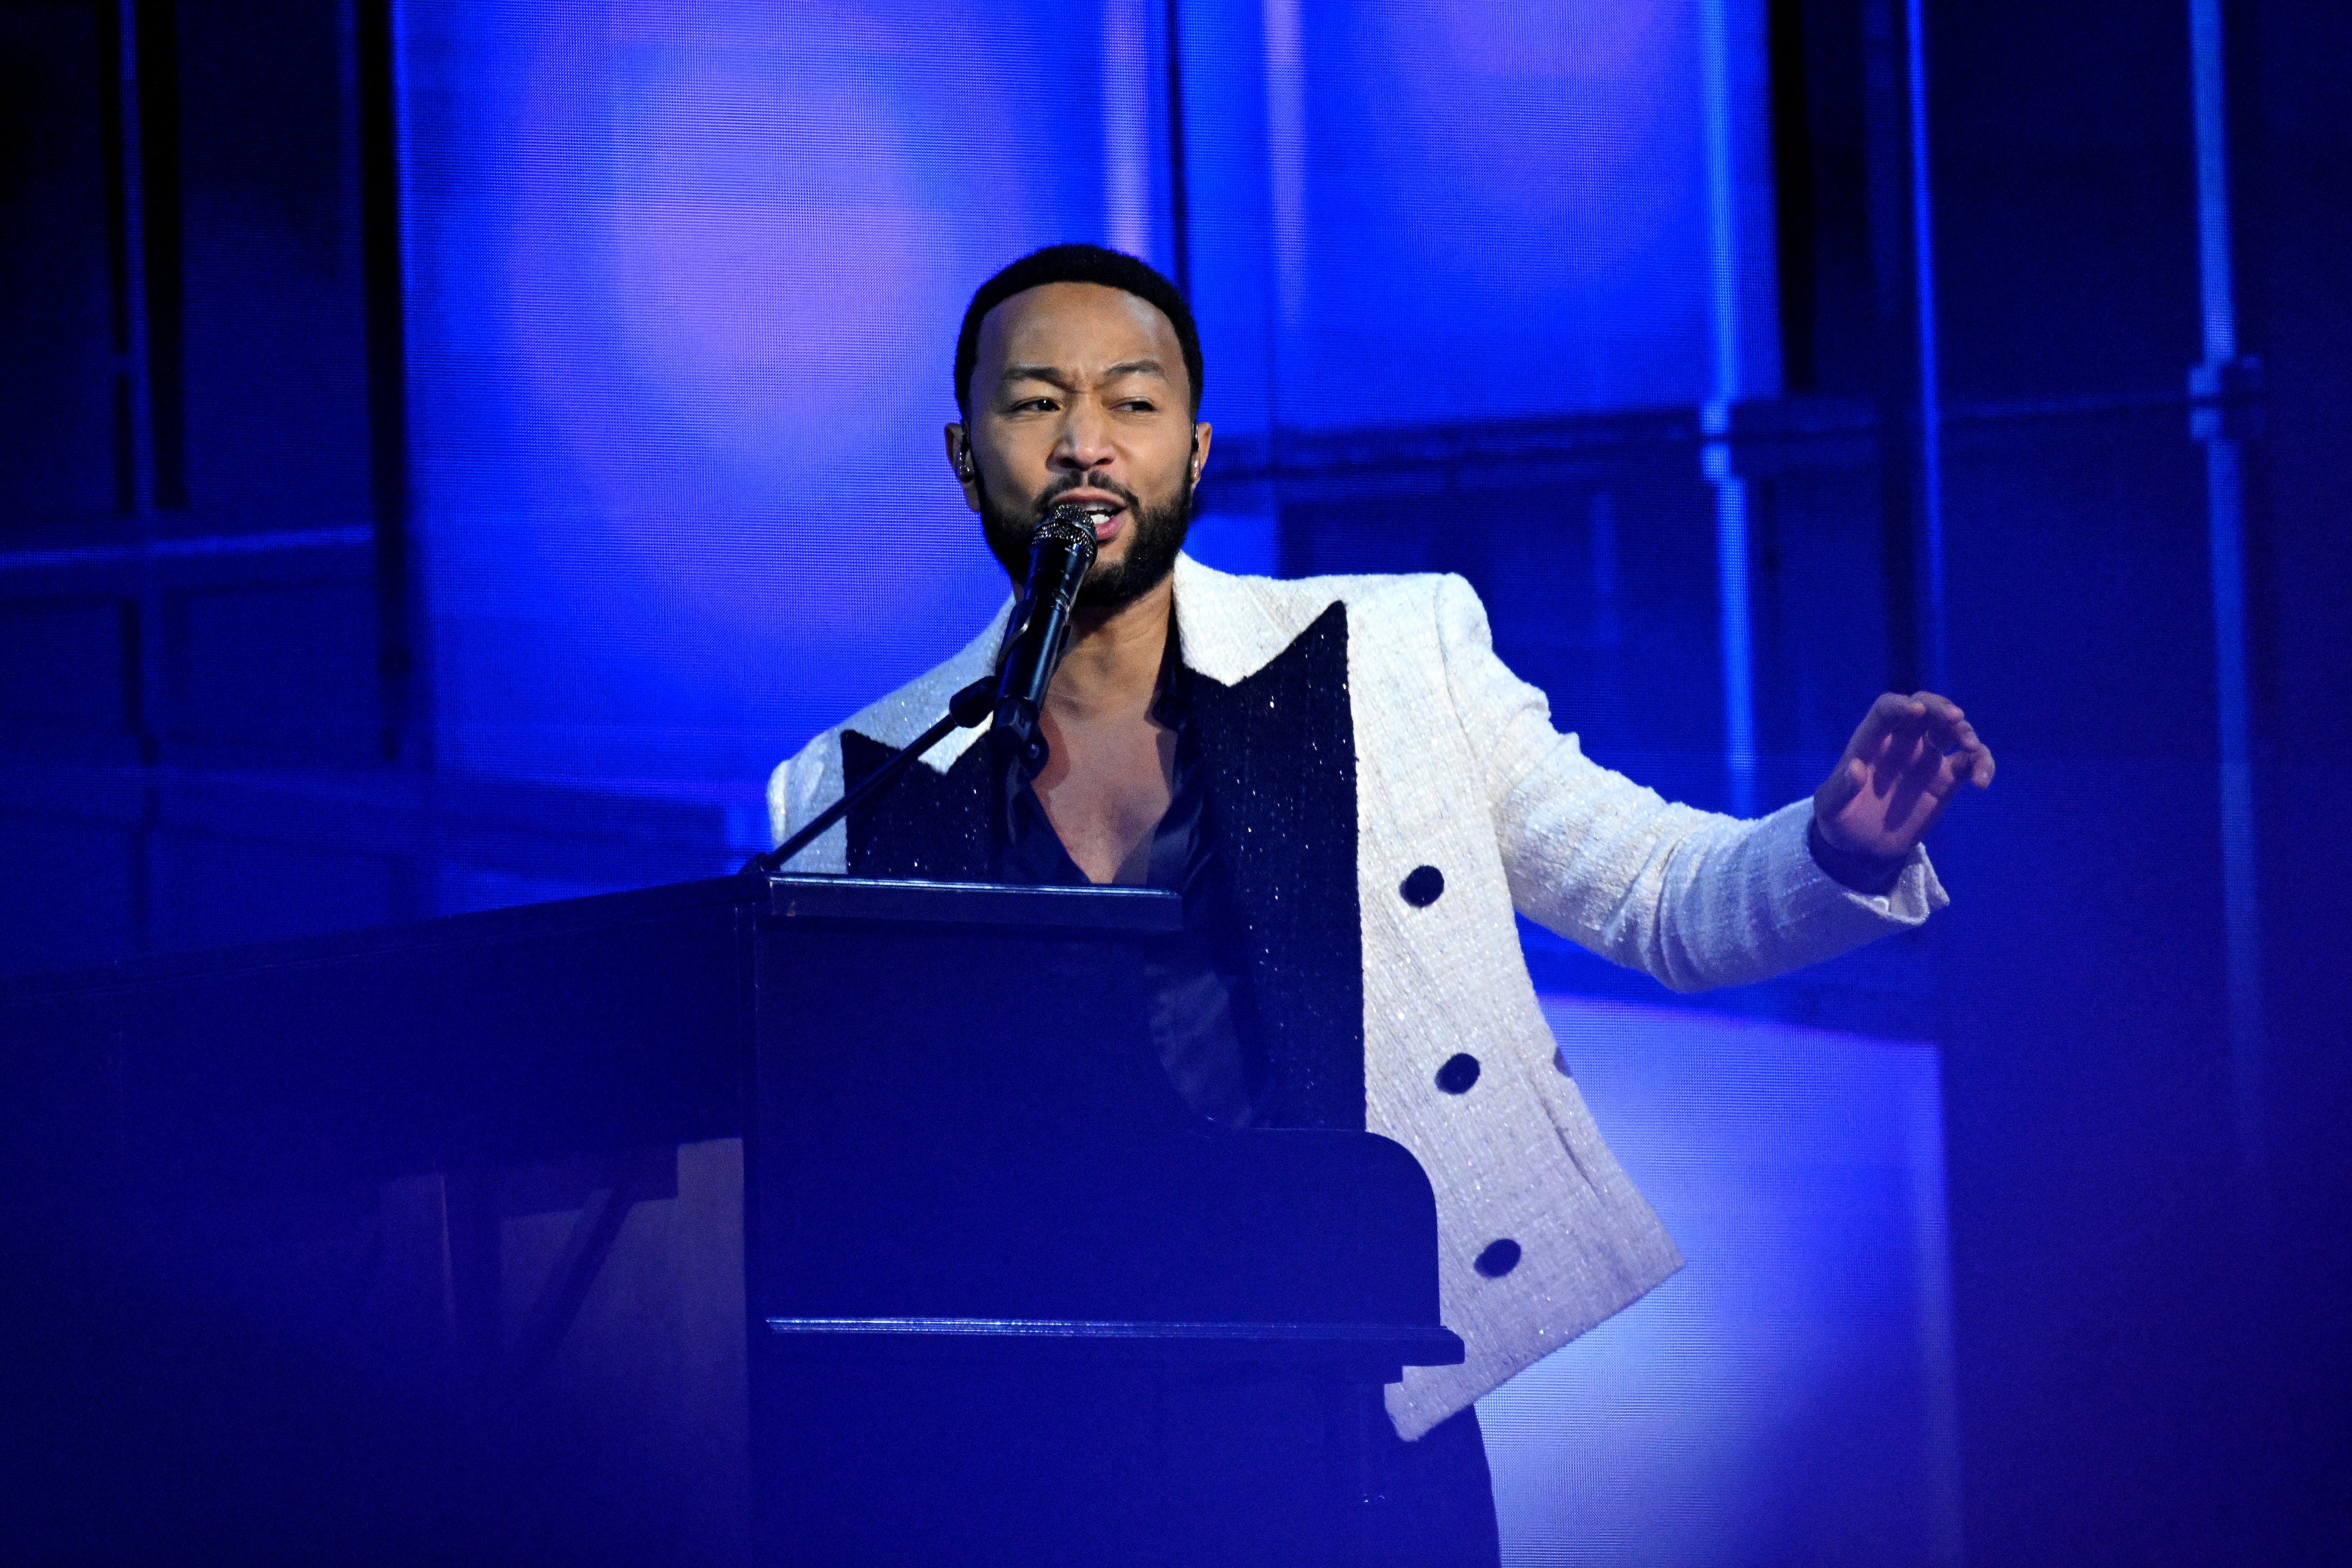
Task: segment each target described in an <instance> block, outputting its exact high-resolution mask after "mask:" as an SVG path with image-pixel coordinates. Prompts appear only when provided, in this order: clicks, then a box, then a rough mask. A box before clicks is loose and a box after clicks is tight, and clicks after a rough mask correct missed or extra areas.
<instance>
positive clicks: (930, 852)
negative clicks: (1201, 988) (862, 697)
mask: <svg viewBox="0 0 2352 1568" xmlns="http://www.w3.org/2000/svg"><path fill="white" fill-rule="evenodd" d="M896 750H897V748H896V747H894V746H888V745H885V744H884V743H883V742H880V741H877V740H873V739H871V738H870V737H868V736H865V735H861V734H859V733H858V732H857V731H855V730H844V731H842V732H841V776H842V778H843V779H844V780H845V781H846V783H845V789H856V787H857V785H858V784H859V783H860V782H861V781H862V780H864V778H865V777H866V774H868V773H872V772H873V771H874V770H875V769H877V768H878V767H880V766H881V765H882V764H883V763H887V762H888V761H889V760H890V757H891V754H892V753H893V752H895V751H896ZM989 778H990V771H989V766H988V747H987V745H986V743H985V742H982V743H980V744H975V745H971V746H967V747H965V748H964V753H963V755H961V756H960V757H958V758H957V759H956V760H955V762H954V763H952V764H951V765H950V767H949V768H948V771H947V772H946V773H936V772H934V771H933V770H932V769H930V768H929V767H928V766H926V765H925V764H923V763H916V764H914V766H912V767H910V768H908V770H907V771H906V772H905V773H902V774H900V775H899V777H898V783H897V784H892V785H891V786H890V787H889V788H888V789H887V790H884V791H883V792H882V798H881V799H880V800H878V801H876V802H873V803H872V804H870V805H864V806H860V807H859V808H858V809H856V811H853V812H851V813H850V814H849V858H848V866H849V874H850V875H851V876H853V877H914V878H919V879H923V880H925V881H931V882H985V881H988V880H990V879H992V877H993V876H994V874H995V860H996V856H995V842H996V835H995V821H996V819H995V817H994V816H993V815H992V812H991V808H990V805H989V799H988V784H989ZM1350 885H1351V886H1352V885H1353V884H1352V883H1351V884H1350Z"/></svg>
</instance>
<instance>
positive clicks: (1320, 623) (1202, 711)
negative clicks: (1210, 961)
mask: <svg viewBox="0 0 2352 1568" xmlns="http://www.w3.org/2000/svg"><path fill="white" fill-rule="evenodd" d="M1192 721H1193V722H1194V723H1195V724H1197V725H1198V726H1199V727H1200V743H1201V756H1202V760H1203V761H1204V762H1205V763H1207V764H1208V768H1209V810H1210V813H1211V820H1212V822H1213V824H1214V828H1215V832H1216V835H1217V852H1218V855H1219V856H1220V857H1221V858H1223V861H1224V864H1225V871H1226V876H1227V877H1228V878H1229V879H1230V880H1231V885H1232V888H1233V901H1234V912H1235V914H1236V915H1237V917H1238V918H1239V919H1240V921H1241V922H1242V925H1243V928H1244V931H1247V933H1248V936H1249V963H1250V984H1251V991H1252V994H1253V999H1254V1001H1255V1005H1256V1012H1257V1023H1258V1028H1259V1031H1260V1034H1261V1036H1262V1043H1263V1045H1264V1047H1265V1053H1266V1065H1267V1070H1268V1073H1269V1077H1270V1080H1271V1081H1270V1084H1269V1087H1270V1088H1271V1089H1273V1090H1274V1094H1273V1097H1272V1099H1273V1103H1272V1105H1271V1106H1270V1108H1269V1114H1268V1118H1267V1120H1268V1121H1270V1122H1271V1123H1272V1124H1275V1125H1279V1126H1287V1127H1329V1128H1354V1129H1359V1130H1360V1129H1361V1128H1362V1127H1363V1125H1364V963H1363V926H1362V923H1361V920H1360V911H1359V910H1358V907H1357V901H1356V726H1355V711H1354V709H1353V707H1352V705H1351V702H1350V700H1349V694H1348V607H1347V605H1344V604H1335V605H1332V606H1331V607H1330V608H1329V609H1328V610H1325V611H1324V612H1323V613H1322V614H1321V615H1320V616H1317V617H1316V618H1315V622H1314V624H1313V625H1311V626H1308V627H1307V629H1306V630H1305V631H1303V632H1301V633H1299V634H1298V637H1297V639H1296V640H1294V641H1293V642H1292V643H1291V645H1290V646H1289V647H1286V648H1285V649H1283V650H1282V652H1281V653H1279V654H1277V655H1276V657H1275V658H1274V660H1273V661H1272V662H1271V663H1269V664H1267V665H1266V666H1265V668H1263V669H1260V670H1259V671H1258V672H1257V673H1256V674H1255V675H1252V676H1249V677H1247V678H1246V679H1243V680H1240V681H1237V682H1236V683H1234V685H1232V686H1222V685H1219V684H1218V683H1217V682H1216V681H1214V680H1212V679H1209V678H1207V677H1206V676H1203V675H1201V674H1200V673H1199V672H1198V671H1194V672H1193V683H1192ZM975 749H976V748H975Z"/></svg>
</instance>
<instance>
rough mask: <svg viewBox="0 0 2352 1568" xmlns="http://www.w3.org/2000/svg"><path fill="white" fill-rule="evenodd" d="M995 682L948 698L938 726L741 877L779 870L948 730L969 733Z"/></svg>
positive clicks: (982, 717)
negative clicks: (966, 731)
mask: <svg viewBox="0 0 2352 1568" xmlns="http://www.w3.org/2000/svg"><path fill="white" fill-rule="evenodd" d="M996 680H997V678H996V677H995V676H993V675H983V676H982V677H981V678H980V679H978V680H975V681H973V682H972V683H971V685H970V686H967V687H965V688H964V689H962V690H961V691H959V692H957V693H956V694H955V695H954V696H953V697H950V698H949V699H948V710H947V712H946V713H945V714H944V715H942V716H941V718H940V721H939V722H938V723H936V724H933V725H932V726H931V727H930V728H929V729H928V730H926V731H923V732H922V733H921V734H919V735H918V736H916V737H915V738H914V739H913V740H912V741H909V742H908V743H907V744H906V745H904V746H902V747H900V748H899V749H898V752H896V753H895V754H894V755H893V756H892V757H891V758H890V760H889V761H888V762H887V763H883V764H882V765H881V766H880V767H878V768H876V769H875V770H874V771H873V772H872V773H868V774H866V776H865V778H863V779H861V780H859V781H858V784H857V787H856V789H854V790H850V791H847V792H846V793H845V794H844V795H842V797H841V798H840V799H839V800H836V801H835V802H834V803H833V804H832V805H828V806H826V807H825V808H824V810H823V811H821V812H819V813H817V814H816V816H814V817H813V818H811V819H810V822H809V825H808V826H805V827H803V828H802V829H801V830H800V831H799V832H798V833H795V834H793V836H792V837H790V838H787V839H785V840H784V841H783V842H782V844H779V845H777V846H776V847H774V848H773V849H771V850H769V851H767V852H766V853H765V854H762V855H754V856H752V857H751V858H750V859H749V860H746V861H744V862H743V870H742V873H741V874H742V875H743V876H746V877H765V876H769V875H771V874H772V873H774V872H776V871H780V870H782V868H784V866H785V864H786V863H787V862H788V861H790V860H791V859H792V858H793V856H795V855H797V854H799V853H800V852H801V851H802V850H803V849H805V848H807V847H809V846H810V845H812V844H814V843H815V842H816V841H817V840H818V839H819V838H820V837H823V836H824V831H825V829H827V828H829V827H831V826H833V825H834V824H835V823H836V822H839V821H840V820H841V819H842V818H843V817H845V816H848V815H849V814H850V813H851V812H853V811H855V810H856V809H857V807H859V806H860V805H864V804H866V801H868V800H871V799H873V798H874V797H875V796H877V795H880V794H881V793H882V792H883V791H884V790H887V789H888V788H889V787H890V786H891V785H892V784H896V783H898V775H899V774H901V773H905V772H906V771H907V770H908V768H909V767H911V766H912V765H913V764H914V761H915V759H916V758H917V757H919V756H921V755H922V754H923V753H924V752H928V751H929V750H930V749H931V748H932V747H933V746H936V745H938V744H939V743H940V741H941V740H942V739H944V738H945V737H946V735H947V732H948V731H950V730H969V729H971V727H972V726H973V725H975V724H980V723H984V722H986V721H987V720H988V717H989V715H991V714H992V713H993V712H995V711H996Z"/></svg>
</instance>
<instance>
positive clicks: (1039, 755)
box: [993, 506, 1095, 770]
mask: <svg viewBox="0 0 2352 1568" xmlns="http://www.w3.org/2000/svg"><path fill="white" fill-rule="evenodd" d="M1094 563H1095V524H1094V519H1093V518H1092V517H1091V516H1089V515H1088V514H1087V512H1085V511H1083V510H1080V509H1079V508H1077V507H1074V506H1061V507H1055V509H1054V510H1052V511H1050V512H1048V513H1047V514H1046V515H1045V521H1043V522H1041V523H1039V524H1038V525H1037V530H1036V531H1035V532H1034V533H1032V534H1031V535H1030V536H1029V581H1028V582H1027V584H1024V586H1023V588H1022V590H1021V606H1020V608H1019V609H1018V610H1016V611H1015V612H1014V613H1013V636H1012V638H1011V640H1010V642H1009V644H1008V646H1007V650H1006V653H1005V656H1004V665H1003V669H1002V670H1000V671H999V672H998V676H997V682H996V730H997V733H998V736H999V737H1001V738H999V739H996V740H995V741H994V742H993V743H994V744H997V745H1000V746H1011V747H1013V748H1014V749H1015V753H1016V754H1017V755H1019V756H1020V757H1021V758H1022V759H1023V760H1024V762H1026V763H1028V765H1029V766H1030V768H1031V769H1032V770H1034V769H1035V768H1037V767H1038V766H1039V765H1040V764H1042V763H1044V762H1045V737H1044V736H1042V735H1040V734H1038V733H1037V715H1038V713H1039V711H1040V710H1043V709H1044V707H1045V690H1046V688H1048V687H1050V686H1052V685H1053V683H1054V671H1055V668H1058V667H1059V666H1060V664H1061V662H1062V655H1063V654H1064V653H1065V652H1066V651H1067V649H1068V647H1069V643H1070V610H1071V607H1072V606H1073V605H1076V603H1077V599H1078V585H1079V584H1082V583H1084V582H1085V581H1086V580H1087V570H1088V569H1089V568H1091V567H1092V566H1093V565H1094Z"/></svg>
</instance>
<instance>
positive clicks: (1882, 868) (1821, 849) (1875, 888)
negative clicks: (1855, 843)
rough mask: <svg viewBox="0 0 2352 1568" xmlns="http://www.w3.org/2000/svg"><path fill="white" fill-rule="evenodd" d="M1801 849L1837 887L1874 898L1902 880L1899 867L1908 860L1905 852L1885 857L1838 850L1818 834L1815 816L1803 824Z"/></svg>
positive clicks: (1818, 825)
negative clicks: (1803, 831) (1803, 834)
mask: <svg viewBox="0 0 2352 1568" xmlns="http://www.w3.org/2000/svg"><path fill="white" fill-rule="evenodd" d="M1805 849H1806V851H1807V852H1808V853H1809V854H1811V856H1812V858H1813V864H1814V865H1816V866H1819V867H1820V868H1822V875H1824V876H1826V877H1828V878H1829V879H1831V880H1832V881H1833V882H1835V883H1837V884H1838V885H1839V886H1840V887H1843V888H1850V889H1853V891H1855V892H1857V893H1867V894H1869V895H1871V896H1872V897H1874V898H1876V897H1880V896H1883V895H1885V894H1887V893H1891V892H1893V891H1894V890H1895V883H1897V882H1899V881H1901V880H1902V879H1903V868H1905V867H1906V866H1908V865H1909V864H1910V863H1911V857H1910V856H1909V855H1908V854H1907V853H1906V854H1902V855H1896V856H1894V857H1892V858H1889V857H1886V856H1881V855H1862V854H1856V853H1855V852H1854V851H1853V850H1851V849H1841V848H1839V847H1837V846H1836V845H1834V844H1832V843H1831V842H1830V841H1829V839H1828V838H1827V837H1825V836H1824V835H1823V834H1822V821H1821V818H1820V817H1818V816H1816V817H1813V818H1811V820H1809V821H1808V822H1807V823H1806V824H1805Z"/></svg>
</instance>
